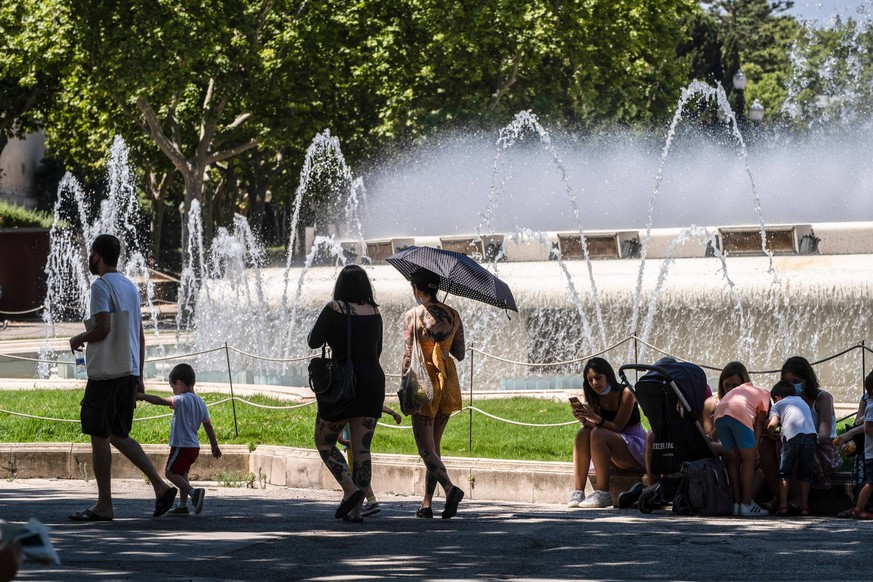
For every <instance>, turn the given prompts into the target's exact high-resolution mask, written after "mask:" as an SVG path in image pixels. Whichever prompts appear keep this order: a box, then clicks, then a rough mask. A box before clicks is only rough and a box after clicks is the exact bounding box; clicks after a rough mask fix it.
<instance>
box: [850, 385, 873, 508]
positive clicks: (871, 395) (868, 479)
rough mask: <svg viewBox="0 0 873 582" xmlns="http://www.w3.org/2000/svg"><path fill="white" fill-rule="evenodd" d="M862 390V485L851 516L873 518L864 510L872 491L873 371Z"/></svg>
mask: <svg viewBox="0 0 873 582" xmlns="http://www.w3.org/2000/svg"><path fill="white" fill-rule="evenodd" d="M864 391H865V392H867V407H866V410H865V411H864V486H863V487H861V491H859V492H858V498H857V499H855V508H854V509H852V517H854V518H855V519H873V513H870V512H869V511H866V510H865V506H866V505H867V502H868V501H869V500H870V494H871V493H873V372H871V373H870V374H868V375H867V378H865V379H864Z"/></svg>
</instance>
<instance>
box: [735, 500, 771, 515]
mask: <svg viewBox="0 0 873 582" xmlns="http://www.w3.org/2000/svg"><path fill="white" fill-rule="evenodd" d="M766 515H770V512H769V511H767V510H766V509H764V508H763V507H761V506H760V505H758V504H757V503H755V502H754V501H752V502H751V503H750V504H749V505H746V504H744V503H741V504H740V516H741V517H764V516H766Z"/></svg>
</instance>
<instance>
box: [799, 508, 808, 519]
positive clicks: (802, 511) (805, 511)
mask: <svg viewBox="0 0 873 582" xmlns="http://www.w3.org/2000/svg"><path fill="white" fill-rule="evenodd" d="M800 515H801V516H803V517H807V516H809V508H808V507H801V508H800Z"/></svg>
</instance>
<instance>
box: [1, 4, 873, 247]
mask: <svg viewBox="0 0 873 582" xmlns="http://www.w3.org/2000/svg"><path fill="white" fill-rule="evenodd" d="M790 5H791V2H787V1H782V0H780V1H768V0H712V1H709V2H702V3H701V2H696V1H694V0H531V1H529V2H517V1H510V0H476V1H474V0H455V1H453V2H449V3H447V2H444V1H437V0H234V1H229V0H99V1H98V0H76V1H75V2H74V1H73V0H41V1H39V2H38V1H36V0H8V1H7V2H5V3H3V4H2V6H0V32H2V33H3V34H2V35H0V48H2V49H3V50H2V52H0V87H2V89H3V91H2V93H0V133H2V134H3V135H11V132H12V131H21V130H27V129H33V128H35V127H44V130H45V132H46V134H47V144H48V147H49V149H50V151H51V152H53V154H54V155H56V156H58V157H59V158H60V159H62V160H63V161H64V162H65V163H66V165H67V167H69V168H70V169H72V170H73V171H74V172H75V173H76V174H77V175H79V176H84V179H85V181H86V182H96V181H98V180H99V176H100V174H99V170H101V169H102V165H103V163H104V160H105V159H106V154H107V150H108V148H109V146H110V144H111V142H112V137H113V136H114V135H117V134H120V135H121V136H122V137H123V138H124V139H125V141H126V142H127V143H128V145H129V146H130V147H131V150H132V153H131V159H132V160H133V161H134V163H135V164H136V166H137V168H138V169H139V170H140V172H141V181H142V185H143V186H144V187H145V190H146V194H145V196H144V201H145V202H147V207H148V208H150V213H151V215H152V229H153V235H154V237H153V238H154V239H157V240H156V241H155V246H154V248H153V251H154V252H155V254H156V255H157V254H158V252H159V250H160V249H159V248H158V243H159V241H160V239H161V238H163V237H162V234H161V233H162V230H161V229H162V228H163V225H164V223H166V222H167V221H168V220H169V219H170V217H172V219H173V220H176V213H175V212H174V211H173V212H169V213H168V212H167V211H168V210H173V209H174V208H176V207H177V206H178V204H179V202H184V204H185V208H189V207H190V205H191V203H192V201H193V200H195V199H196V200H199V201H200V202H201V203H202V205H203V211H204V217H205V219H206V221H207V228H209V227H210V226H211V225H212V223H213V222H214V223H215V224H216V225H227V224H229V222H230V221H231V220H232V214H233V213H234V212H246V213H249V214H250V215H251V216H250V222H252V223H253V224H255V226H256V228H260V226H261V224H262V222H263V221H262V220H261V218H262V217H263V216H264V215H266V214H269V213H270V211H271V210H272V211H276V209H277V208H280V207H282V206H285V207H288V206H289V205H290V204H291V203H292V202H293V196H294V193H295V192H296V187H297V184H296V181H297V179H298V176H299V171H300V165H301V163H302V159H303V154H304V152H305V150H306V148H307V146H308V145H309V144H310V142H311V140H312V138H313V136H315V135H318V134H320V133H321V132H322V131H323V130H325V129H330V131H331V133H332V134H333V135H335V136H339V137H340V138H341V140H342V147H343V152H344V154H345V156H346V159H347V161H348V162H349V163H350V164H351V165H352V167H355V168H365V167H366V164H368V163H373V162H375V161H377V160H378V159H379V157H380V156H381V155H382V154H383V153H385V152H390V151H391V150H392V149H397V148H403V147H405V146H406V145H408V144H412V143H418V142H422V141H425V140H427V139H430V136H432V135H434V134H435V133H438V132H441V131H444V130H447V129H455V128H480V129H489V130H490V129H494V128H497V127H502V126H503V125H505V123H506V122H507V120H508V119H510V118H511V117H512V116H513V115H514V114H515V113H516V112H518V111H520V110H524V109H532V110H534V111H535V112H536V113H537V114H538V115H539V117H540V119H542V120H543V121H544V122H545V123H547V124H548V125H550V126H552V127H566V128H569V129H573V130H583V131H586V130H590V129H595V128H598V127H600V126H604V125H609V124H622V125H629V126H646V125H650V124H653V123H660V122H662V121H663V120H664V119H667V118H669V116H670V114H671V113H672V110H673V107H674V106H675V103H676V100H677V97H678V95H679V91H680V90H681V89H682V88H683V87H684V86H686V85H687V84H688V82H689V81H690V80H692V79H703V80H705V81H707V82H709V83H715V82H721V83H722V84H723V85H724V86H725V89H726V90H727V91H729V92H730V91H731V89H732V87H731V85H730V83H729V82H726V80H727V81H729V80H730V79H731V78H732V76H733V74H734V73H735V72H736V70H737V69H739V68H740V67H742V69H743V71H744V72H745V73H746V76H747V77H748V78H749V86H748V88H747V94H748V97H749V101H751V100H752V99H754V98H760V99H761V100H762V101H763V102H764V104H765V106H766V107H767V110H768V111H769V112H770V113H769V115H771V116H775V112H777V111H779V110H780V108H781V106H782V103H783V102H786V100H787V101H792V100H794V101H796V102H797V103H798V104H802V106H801V105H798V107H800V109H801V110H803V111H807V112H809V111H810V109H809V106H808V104H807V102H808V101H809V100H810V99H814V97H815V95H816V94H820V93H825V94H834V95H836V94H837V93H839V92H840V91H843V89H842V88H843V87H845V85H840V83H841V82H842V81H840V79H846V80H851V79H854V80H855V82H856V85H855V86H860V84H862V83H861V80H863V79H867V78H869V76H870V74H869V69H870V67H869V66H868V65H866V64H859V65H852V66H846V67H843V68H842V69H841V68H840V67H839V66H836V65H833V64H829V63H830V61H828V59H829V58H833V56H834V55H835V54H840V53H841V51H842V52H843V53H846V59H849V60H848V61H847V62H855V63H857V62H859V59H861V57H862V54H861V52H860V51H856V53H855V55H854V57H851V55H850V54H849V53H851V51H852V47H854V46H857V45H858V44H859V43H860V44H863V45H864V46H869V43H870V39H869V38H868V36H869V34H868V33H866V32H863V31H861V32H859V30H860V29H859V28H858V27H854V28H852V29H851V30H850V28H849V26H848V25H847V26H845V27H844V28H843V29H840V30H834V31H830V32H828V31H812V30H809V29H804V28H803V27H801V26H800V25H799V24H798V23H797V22H796V21H795V20H794V19H793V18H791V17H790V16H788V15H787V14H786V13H785V10H786V9H787V8H789V7H790ZM852 43H855V44H852ZM851 58H855V60H854V61H851ZM861 60H862V59H861ZM801 62H802V63H805V64H806V65H808V67H807V69H803V67H801V66H799V65H798V63H801ZM822 69H827V70H828V71H831V72H832V73H833V74H831V75H830V76H829V77H828V76H825V75H820V74H818V71H820V70H822ZM798 71H800V72H798ZM804 71H805V72H804ZM804 75H806V76H805V77H804ZM868 84H869V83H868ZM816 92H817V93H816ZM829 92H830V93H829ZM843 92H845V91H843ZM863 93H864V92H863V91H860V90H859V91H856V92H855V93H853V95H855V94H857V95H859V97H858V99H861V100H863V99H867V97H866V96H863V95H862V94H863ZM864 95H865V94H864ZM862 97H863V99H862ZM783 116H784V117H786V118H789V117H790V118H791V119H799V117H798V116H797V115H794V114H792V113H790V112H785V113H783ZM801 117H802V116H801ZM12 118H15V119H18V124H17V125H15V126H14V127H15V129H14V130H13V129H12V128H13V126H12V125H11V123H10V122H9V120H10V119H12ZM3 124H5V125H3ZM268 198H269V199H271V202H270V203H268V202H267V200H268ZM273 216H274V217H280V216H281V212H273ZM268 222H270V224H268V225H265V226H264V227H263V228H264V229H265V230H264V232H267V231H270V232H274V233H276V235H277V236H278V234H279V233H280V231H281V230H282V229H281V224H280V223H281V219H280V218H275V219H273V220H272V221H268ZM174 230H175V229H174Z"/></svg>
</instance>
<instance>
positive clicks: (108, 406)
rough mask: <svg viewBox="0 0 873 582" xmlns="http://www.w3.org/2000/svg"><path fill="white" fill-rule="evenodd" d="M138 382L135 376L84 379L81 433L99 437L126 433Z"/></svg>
mask: <svg viewBox="0 0 873 582" xmlns="http://www.w3.org/2000/svg"><path fill="white" fill-rule="evenodd" d="M138 385H139V380H138V378H137V377H136V376H124V377H123V378H115V379H113V380H88V383H87V384H86V385H85V396H84V397H83V398H82V402H81V404H82V411H81V413H80V419H81V421H82V433H84V434H87V435H91V436H96V437H103V438H108V437H110V436H119V437H123V438H124V437H127V436H128V435H129V434H130V429H131V427H132V426H133V409H134V408H135V407H136V389H137V387H138Z"/></svg>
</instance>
